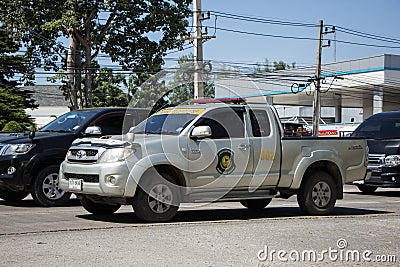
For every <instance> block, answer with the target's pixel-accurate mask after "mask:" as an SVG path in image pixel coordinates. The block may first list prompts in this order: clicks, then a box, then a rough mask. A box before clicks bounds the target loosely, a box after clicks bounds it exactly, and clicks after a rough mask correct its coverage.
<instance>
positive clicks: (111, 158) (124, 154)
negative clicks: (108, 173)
mask: <svg viewBox="0 0 400 267" xmlns="http://www.w3.org/2000/svg"><path fill="white" fill-rule="evenodd" d="M135 151H136V150H135V149H134V148H111V149H107V150H106V151H105V152H104V153H103V155H101V157H100V159H99V162H103V163H104V162H117V161H123V160H125V159H127V158H128V157H129V156H131V155H132V154H133V153H135Z"/></svg>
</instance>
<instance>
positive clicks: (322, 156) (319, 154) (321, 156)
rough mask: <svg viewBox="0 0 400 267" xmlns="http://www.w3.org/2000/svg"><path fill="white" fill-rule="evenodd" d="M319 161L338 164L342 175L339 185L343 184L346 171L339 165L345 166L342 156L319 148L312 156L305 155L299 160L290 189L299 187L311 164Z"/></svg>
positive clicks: (337, 166)
mask: <svg viewBox="0 0 400 267" xmlns="http://www.w3.org/2000/svg"><path fill="white" fill-rule="evenodd" d="M318 162H329V163H332V164H334V165H335V166H336V168H337V169H338V171H339V175H340V177H339V178H340V184H338V187H339V186H340V185H341V184H343V173H344V171H343V170H342V169H341V168H340V167H339V166H343V161H342V160H341V158H340V157H339V156H337V155H336V154H335V153H332V151H329V150H318V151H314V152H312V153H311V155H310V157H303V158H302V159H301V160H300V161H299V163H298V165H297V167H296V170H295V172H294V176H293V181H292V184H291V185H290V189H299V188H300V186H301V183H302V181H303V178H304V175H305V173H306V171H307V170H308V169H309V167H310V166H312V165H313V164H316V163H318ZM328 173H329V172H328ZM334 178H335V177H334ZM336 182H338V181H336ZM339 191H341V190H340V188H338V192H339Z"/></svg>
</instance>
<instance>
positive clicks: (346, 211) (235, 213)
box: [76, 207, 391, 224]
mask: <svg viewBox="0 0 400 267" xmlns="http://www.w3.org/2000/svg"><path fill="white" fill-rule="evenodd" d="M388 213H391V212H387V211H380V210H367V209H355V208H342V207H337V208H335V209H334V210H333V213H332V214H331V215H330V216H355V215H377V214H388ZM76 217H78V218H81V219H85V220H92V221H103V222H113V223H122V224H130V223H144V222H143V221H141V220H139V218H138V217H137V216H136V215H135V213H134V212H131V213H127V212H117V213H115V214H113V215H93V214H84V215H77V216H76ZM287 217H298V218H301V217H306V216H305V215H304V213H302V212H301V210H300V208H298V207H285V208H279V207H276V208H274V207H271V208H265V209H263V210H259V211H253V210H249V209H246V208H243V209H209V210H182V211H178V213H177V214H176V216H175V217H174V218H173V219H172V220H171V222H205V221H235V220H237V221H240V220H250V219H263V218H264V219H277V218H287ZM321 217H324V216H320V217H319V218H321ZM316 218H317V217H316Z"/></svg>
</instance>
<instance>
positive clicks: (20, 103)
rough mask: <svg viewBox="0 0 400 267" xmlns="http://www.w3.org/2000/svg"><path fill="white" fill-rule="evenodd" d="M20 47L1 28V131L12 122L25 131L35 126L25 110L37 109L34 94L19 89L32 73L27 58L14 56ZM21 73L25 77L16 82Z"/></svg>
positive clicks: (11, 36) (9, 34) (8, 33)
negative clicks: (17, 75)
mask: <svg viewBox="0 0 400 267" xmlns="http://www.w3.org/2000/svg"><path fill="white" fill-rule="evenodd" d="M20 47H21V45H20V43H19V42H17V41H16V40H15V39H14V37H13V35H12V33H10V32H8V31H7V30H5V29H4V28H3V27H0V129H2V128H3V127H4V125H6V123H7V122H9V121H11V120H14V121H16V122H18V123H19V124H20V125H21V126H22V127H23V129H25V130H27V129H28V128H30V127H31V126H33V122H32V120H31V119H30V118H29V116H28V115H27V114H26V113H25V109H27V108H32V109H33V108H36V107H37V105H36V104H35V101H34V100H33V99H32V98H31V97H32V93H33V92H31V91H29V90H24V89H21V88H19V87H18V86H19V85H21V82H27V81H29V79H30V77H31V76H30V74H31V71H32V69H31V67H30V66H29V64H26V63H27V60H26V57H25V56H23V55H15V54H14V53H15V52H17V51H18V50H19V49H20ZM21 72H22V73H23V74H25V75H22V76H20V77H21V78H20V79H19V80H16V77H15V75H16V74H18V73H21Z"/></svg>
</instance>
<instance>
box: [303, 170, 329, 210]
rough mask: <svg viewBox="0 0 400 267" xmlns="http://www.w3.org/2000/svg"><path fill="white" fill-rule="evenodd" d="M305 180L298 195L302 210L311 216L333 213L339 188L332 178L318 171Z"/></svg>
mask: <svg viewBox="0 0 400 267" xmlns="http://www.w3.org/2000/svg"><path fill="white" fill-rule="evenodd" d="M304 178H305V179H306V180H305V181H304V183H303V184H302V185H301V187H300V190H299V192H298V194H297V202H298V203H299V206H300V208H301V210H302V211H303V212H305V213H306V214H310V215H326V214H329V213H331V212H332V210H333V207H334V206H335V203H336V198H337V188H336V184H335V182H334V180H333V178H332V176H331V175H329V174H328V173H326V172H322V171H317V172H313V173H311V174H310V175H309V176H308V177H304Z"/></svg>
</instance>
